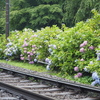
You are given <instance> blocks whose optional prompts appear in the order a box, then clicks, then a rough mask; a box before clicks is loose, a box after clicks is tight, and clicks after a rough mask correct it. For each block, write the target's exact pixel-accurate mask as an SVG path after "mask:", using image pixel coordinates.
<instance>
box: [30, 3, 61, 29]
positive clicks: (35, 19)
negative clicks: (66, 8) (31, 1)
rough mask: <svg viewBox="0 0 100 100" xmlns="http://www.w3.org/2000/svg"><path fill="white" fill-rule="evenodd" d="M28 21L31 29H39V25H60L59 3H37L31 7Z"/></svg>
mask: <svg viewBox="0 0 100 100" xmlns="http://www.w3.org/2000/svg"><path fill="white" fill-rule="evenodd" d="M30 13H31V14H32V15H31V19H30V23H31V26H32V29H40V28H41V27H46V26H52V25H58V26H60V25H61V23H62V22H61V19H62V9H61V8H60V6H59V5H56V4H55V5H39V6H37V7H35V8H33V9H31V11H30Z"/></svg>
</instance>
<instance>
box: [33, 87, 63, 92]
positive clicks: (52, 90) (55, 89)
mask: <svg viewBox="0 0 100 100" xmlns="http://www.w3.org/2000/svg"><path fill="white" fill-rule="evenodd" d="M61 90H62V88H53V89H44V90H43V89H42V90H33V92H54V91H61Z"/></svg>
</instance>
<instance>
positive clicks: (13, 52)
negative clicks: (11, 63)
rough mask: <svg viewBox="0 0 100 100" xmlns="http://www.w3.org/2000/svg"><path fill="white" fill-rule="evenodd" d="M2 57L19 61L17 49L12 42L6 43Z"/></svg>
mask: <svg viewBox="0 0 100 100" xmlns="http://www.w3.org/2000/svg"><path fill="white" fill-rule="evenodd" d="M3 52H4V55H5V57H6V58H8V59H10V60H11V59H19V53H20V52H19V49H18V47H17V46H16V45H15V44H13V43H12V42H8V43H7V45H6V48H5V49H4V51H3Z"/></svg>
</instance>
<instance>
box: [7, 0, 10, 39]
mask: <svg viewBox="0 0 100 100" xmlns="http://www.w3.org/2000/svg"><path fill="white" fill-rule="evenodd" d="M8 36H9V0H6V39H7V37H8Z"/></svg>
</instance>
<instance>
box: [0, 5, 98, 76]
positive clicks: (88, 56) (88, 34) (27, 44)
mask: <svg viewBox="0 0 100 100" xmlns="http://www.w3.org/2000/svg"><path fill="white" fill-rule="evenodd" d="M46 7H47V5H46ZM48 7H49V5H48ZM35 9H36V8H35ZM48 9H49V8H48ZM48 9H47V10H48ZM36 10H37V9H36ZM54 12H55V10H54ZM92 12H93V13H94V16H93V17H92V18H91V19H87V20H86V22H83V21H81V22H79V23H77V24H76V25H75V27H72V28H68V27H66V25H65V24H62V27H61V29H60V28H59V27H58V26H56V25H53V26H52V27H49V26H47V27H45V28H41V30H37V31H33V30H32V29H26V28H25V29H24V30H23V31H12V32H11V35H10V36H9V38H8V40H9V41H10V42H12V44H15V45H16V46H17V48H18V50H19V51H20V52H19V54H18V55H19V56H20V59H21V60H23V61H28V62H29V63H31V64H32V63H34V59H35V60H36V59H37V60H43V61H45V59H46V58H49V59H50V60H51V62H52V64H51V66H50V68H51V69H52V70H57V71H60V73H61V74H62V75H63V74H65V75H66V73H67V74H75V75H76V73H77V72H75V70H74V68H75V67H76V66H77V67H78V68H79V70H78V72H79V73H80V72H81V73H83V69H84V68H85V66H90V68H89V70H91V72H92V71H93V70H94V69H93V68H92V67H93V66H92V67H91V65H89V63H90V61H91V60H92V59H93V60H94V59H95V58H96V50H98V49H99V47H98V46H99V45H100V14H99V13H98V12H97V11H96V10H92ZM39 14H41V15H42V12H41V13H39ZM34 16H35V15H34ZM1 44H2V43H1ZM20 54H21V55H20ZM11 59H12V58H11ZM94 64H95V65H94V66H95V69H96V70H97V66H98V64H99V63H98V62H96V61H95V63H94ZM92 69H93V70H92ZM98 71H99V70H98Z"/></svg>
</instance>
